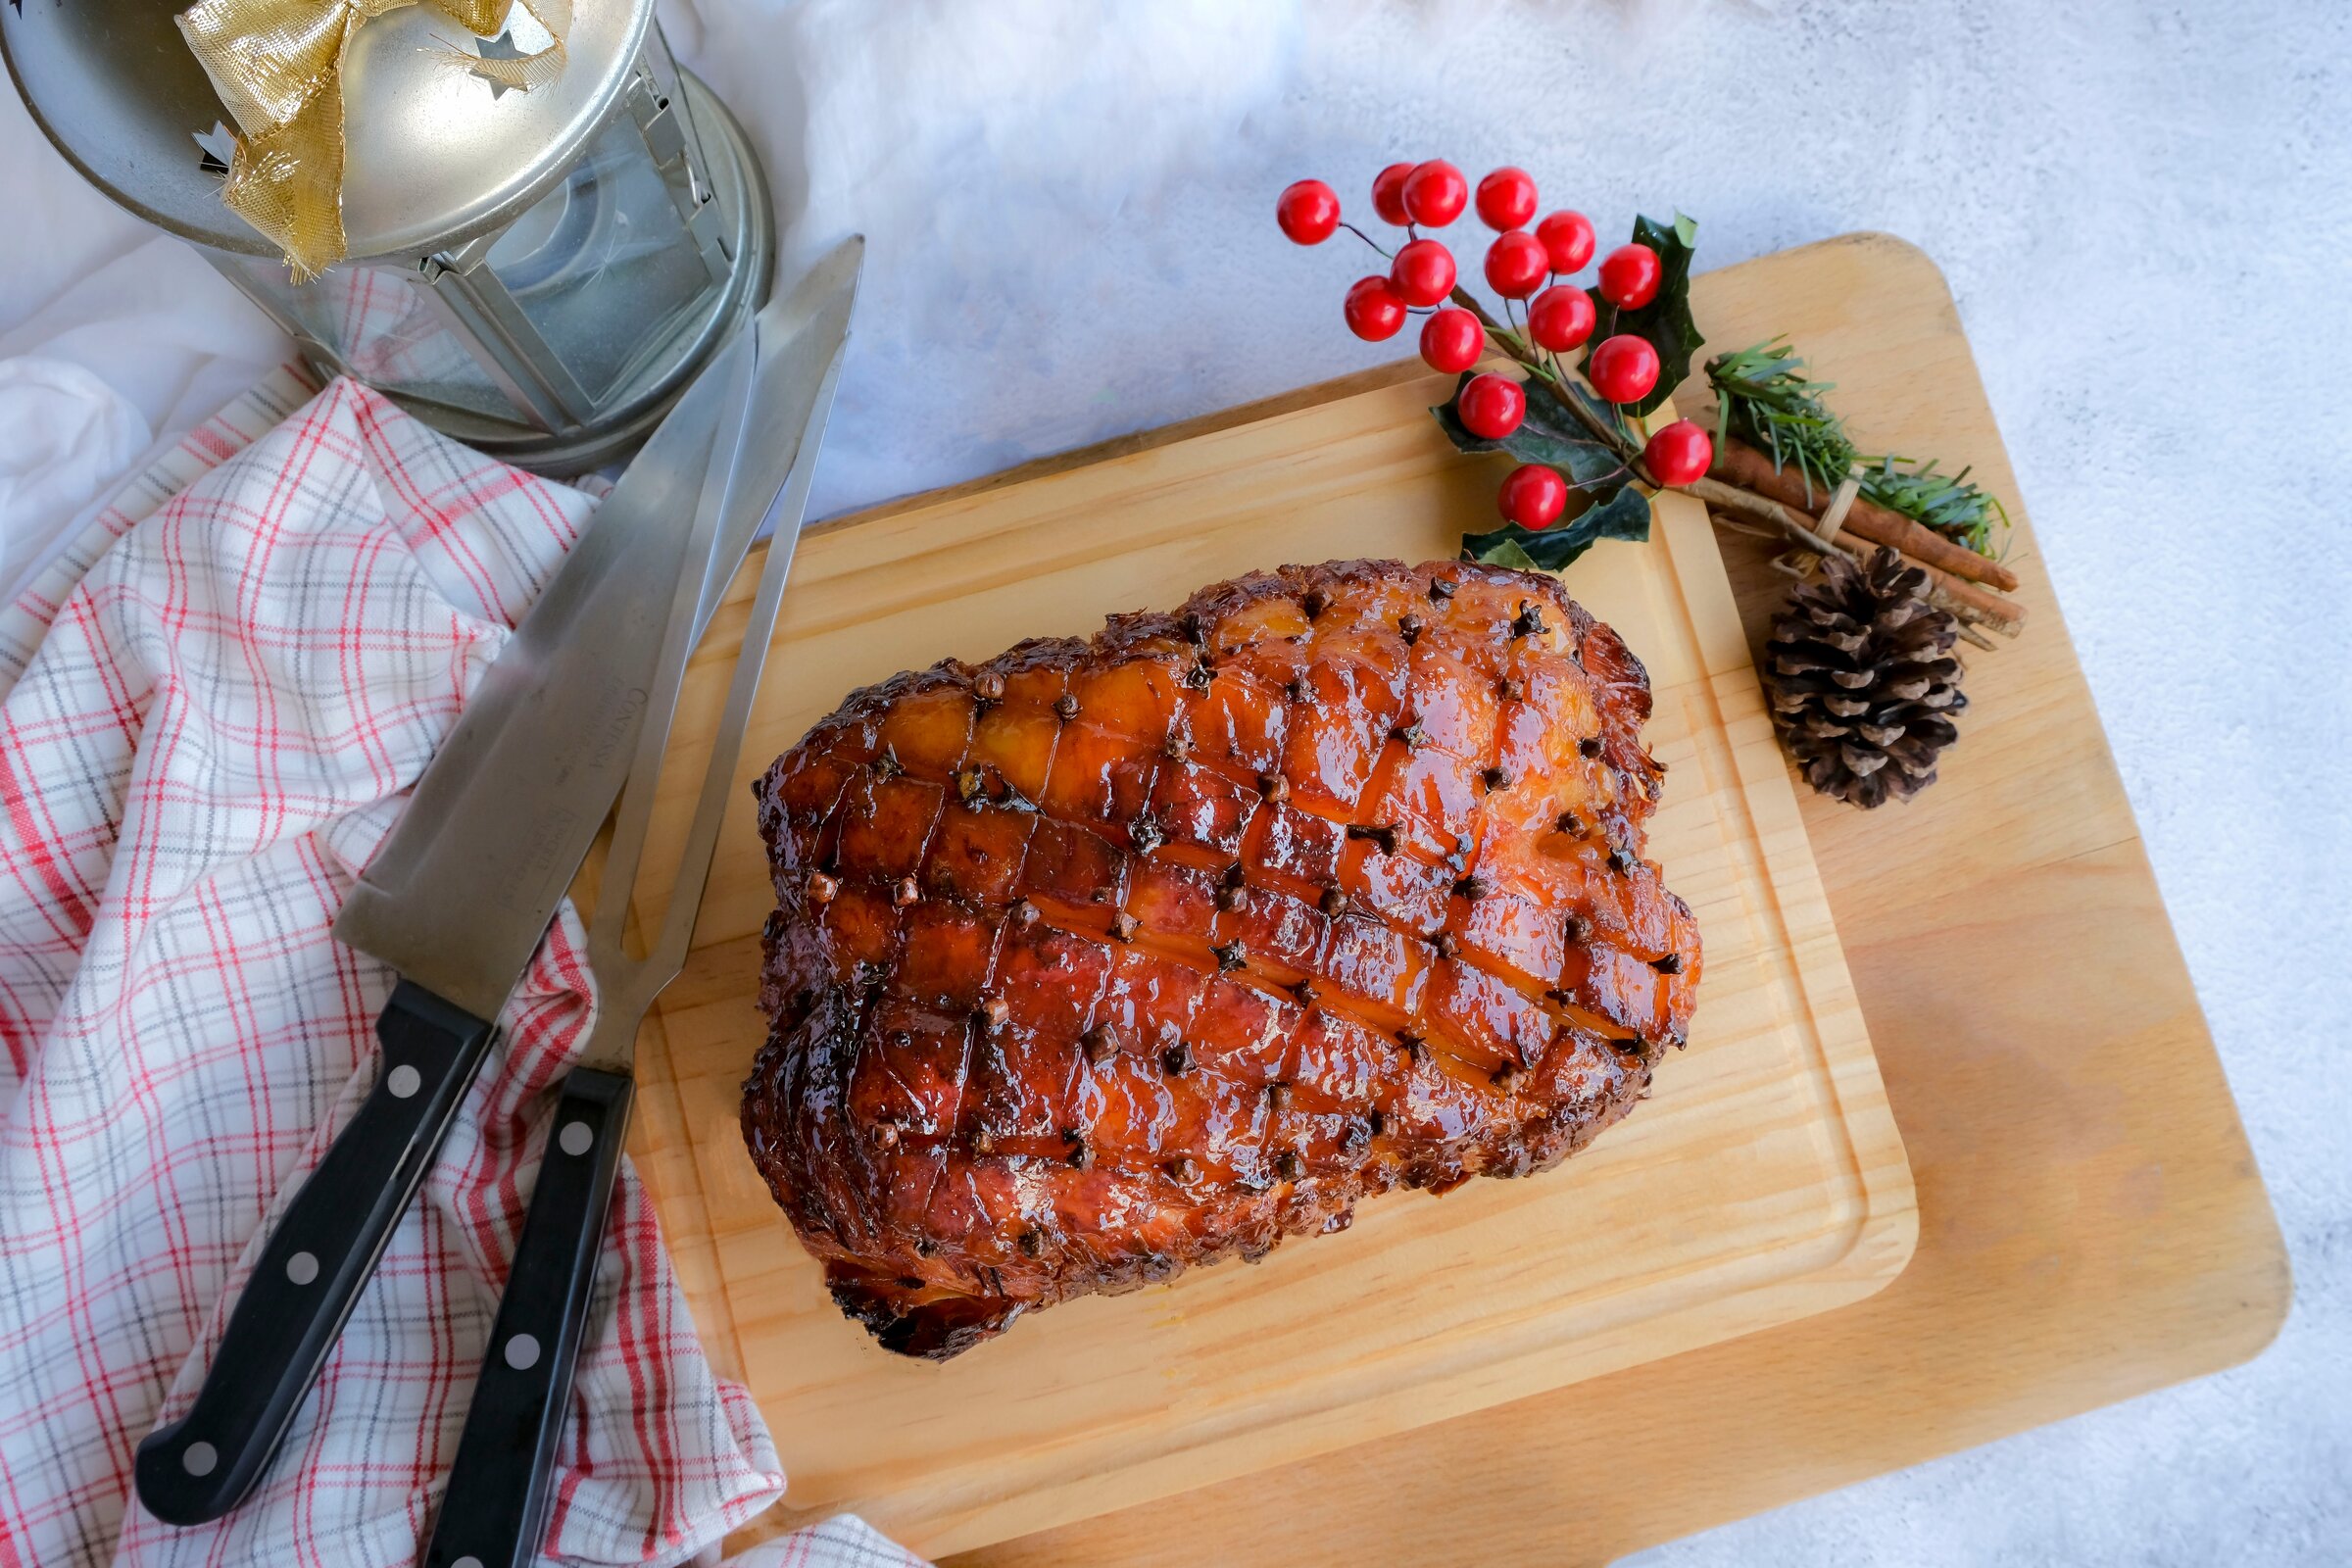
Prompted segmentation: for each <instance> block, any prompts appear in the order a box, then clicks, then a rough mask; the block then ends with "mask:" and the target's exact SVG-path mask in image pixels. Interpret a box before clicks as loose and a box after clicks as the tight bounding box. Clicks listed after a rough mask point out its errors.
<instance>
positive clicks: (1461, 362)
mask: <svg viewBox="0 0 2352 1568" xmlns="http://www.w3.org/2000/svg"><path fill="white" fill-rule="evenodd" d="M1486 346H1487V329H1486V328H1485V327H1483V326H1481V325H1479V324H1478V318H1477V317H1475V316H1472V315H1471V314H1470V313H1469V312H1468V311H1465V310H1461V309H1459V308H1458V307H1453V306H1448V307H1447V308H1446V309H1445V310H1442V311H1440V312H1438V314H1437V315H1435V316H1433V317H1431V318H1430V319H1428V320H1426V321H1424V322H1422V323H1421V358H1423V359H1425V360H1427V361H1428V362H1429V368H1431V369H1433V370H1446V371H1450V372H1459V371H1462V370H1467V369H1468V368H1470V367H1472V366H1473V365H1476V364H1477V363H1478V357H1479V355H1480V354H1481V353H1483V352H1484V351H1485V349H1486Z"/></svg>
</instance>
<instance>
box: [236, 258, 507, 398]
mask: <svg viewBox="0 0 2352 1568" xmlns="http://www.w3.org/2000/svg"><path fill="white" fill-rule="evenodd" d="M210 256H211V259H212V261H213V263H214V265H215V266H217V267H221V268H222V269H223V270H232V269H233V270H234V272H235V273H236V276H237V280H238V281H239V283H240V284H241V285H242V286H243V287H244V288H245V290H246V292H248V293H250V294H254V295H257V296H259V297H261V298H263V299H265V300H267V301H269V302H271V303H273V304H274V305H275V306H276V308H277V310H278V311H279V313H280V314H281V315H282V316H284V317H286V318H289V319H292V320H294V321H295V322H297V323H299V324H300V326H301V328H302V330H303V332H304V334H305V335H307V336H308V337H310V338H311V339H312V340H313V341H315V342H317V343H318V344H319V345H320V346H321V347H323V348H324V349H326V350H327V351H328V352H329V353H330V354H332V355H333V356H334V357H335V359H336V360H337V361H338V362H340V365H341V368H344V369H347V370H349V371H350V372H351V373H352V374H353V375H356V376H358V377H359V378H360V379H361V380H363V381H366V382H368V384H369V385H371V386H376V387H381V388H383V389H384V390H385V391H387V392H393V393H397V394H399V395H401V396H404V397H412V398H417V399H421V400H423V401H426V402H430V403H438V404H441V405H442V406H443V407H445V408H455V409H467V410H471V411H472V412H474V413H476V414H484V415H488V416H490V417H492V418H497V419H518V418H521V417H522V414H521V412H520V411H518V410H517V409H516V408H515V404H514V402H513V400H512V399H510V398H509V397H508V396H507V395H506V394H505V393H504V392H503V391H501V390H500V389H499V387H498V384H497V383H496V382H495V381H493V380H492V379H491V378H490V376H489V375H488V373H486V372H485V371H484V370H483V368H482V366H481V364H480V362H479V361H478V360H477V359H476V357H475V355H474V352H473V350H472V348H471V347H470V346H469V345H468V344H467V343H466V341H465V340H464V339H462V338H460V337H459V336H458V335H457V334H456V333H455V332H453V331H451V330H450V329H449V326H448V324H447V321H446V319H445V317H444V316H443V315H442V314H441V313H440V312H439V311H436V310H435V309H433V307H432V303H431V301H430V300H429V299H428V298H427V297H426V296H425V294H424V292H423V285H422V284H421V283H419V282H418V281H417V280H416V279H415V278H414V277H413V276H412V274H411V273H410V271H409V270H408V269H406V268H400V267H366V266H357V267H338V268H335V269H333V270H329V271H328V272H327V273H326V275H325V276H323V277H320V278H319V280H318V281H316V282H312V283H297V282H295V281H294V280H293V279H292V278H291V277H289V276H288V275H287V273H286V267H285V264H284V263H283V262H280V261H278V260H277V259H276V258H274V257H270V258H267V259H265V258H262V257H255V256H231V255H227V254H225V253H223V252H220V251H214V252H211V253H210Z"/></svg>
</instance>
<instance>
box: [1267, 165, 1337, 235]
mask: <svg viewBox="0 0 2352 1568" xmlns="http://www.w3.org/2000/svg"><path fill="white" fill-rule="evenodd" d="M1274 221H1276V222H1277V223H1280V224H1281V225H1282V231H1283V232H1284V233H1285V234H1288V235H1290V236H1291V238H1292V239H1294V240H1296V241H1298V242H1299V244H1301V245H1320V244H1322V243H1323V242H1324V241H1325V240H1327V239H1329V238H1331V231H1332V230H1333V229H1335V228H1337V227H1339V226H1340V198H1339V197H1338V196H1337V195H1336V194H1335V193H1334V192H1333V191H1332V188H1331V187H1330V186H1329V185H1326V184H1324V183H1323V182H1322V181H1321V180H1319V179H1301V180H1299V181H1298V182H1296V183H1295V184H1290V185H1285V186H1284V187H1283V188H1282V195H1281V197H1280V198H1279V199H1278V200H1276V202H1275V203H1274Z"/></svg>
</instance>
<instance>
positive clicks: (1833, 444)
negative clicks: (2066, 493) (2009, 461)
mask: <svg viewBox="0 0 2352 1568" xmlns="http://www.w3.org/2000/svg"><path fill="white" fill-rule="evenodd" d="M1804 371H1805V362H1804V361H1803V360H1801V359H1798V358H1797V357H1796V350H1795V348H1794V347H1793V346H1792V345H1791V344H1790V343H1789V340H1788V339H1787V338H1786V337H1776V338H1773V339H1771V340H1770V341H1769V342H1764V343H1756V344H1751V345H1750V346H1748V347H1747V348H1743V349H1740V350H1738V351H1737V352H1735V353H1731V354H1718V355H1717V356H1715V358H1713V359H1712V360H1709V361H1708V362H1707V380H1708V382H1709V383H1710V384H1711V385H1712V386H1713V387H1714V388H1715V439H1716V440H1717V441H1719V442H1720V441H1721V440H1723V438H1724V436H1725V435H1726V434H1727V433H1728V434H1731V435H1735V436H1737V437H1739V438H1740V440H1742V441H1744V442H1746V443H1747V444H1748V445H1749V446H1751V447H1754V448H1755V449H1756V450H1757V451H1759V452H1762V453H1763V454H1764V455H1765V456H1767V457H1769V458H1770V459H1772V463H1773V466H1774V467H1776V468H1787V467H1790V466H1794V467H1795V469H1796V471H1797V475H1798V477H1800V478H1801V479H1802V480H1803V481H1804V486H1805V498H1806V500H1807V501H1808V502H1810V501H1811V500H1812V497H1813V493H1814V491H1815V490H1816V489H1819V490H1820V492H1821V493H1822V494H1823V495H1827V494H1828V493H1829V492H1830V491H1832V490H1835V489H1836V488H1837V487H1838V483H1839V482H1840V481H1842V480H1843V479H1844V478H1845V476H1846V473H1847V472H1848V470H1850V469H1851V468H1852V467H1853V466H1855V465H1856V464H1861V465H1863V468H1862V472H1861V475H1860V477H1861V493H1862V494H1863V495H1864V496H1865V497H1867V498H1868V499H1869V500H1871V501H1873V502H1876V503H1877V504H1878V505H1880V506H1882V507H1885V508H1886V509H1887V511H1889V512H1894V513H1899V514H1901V515H1904V516H1906V517H1909V518H1911V519H1912V520H1913V521H1914V522H1917V523H1920V524H1922V525H1923V526H1925V527H1928V528H1932V529H1934V530H1935V531H1936V532H1937V533H1939V534H1942V535H1943V536H1944V537H1945V538H1947V539H1950V540H1953V541H1954V542H1955V543H1958V544H1961V545H1965V546H1966V547H1968V548H1969V549H1971V550H1974V551H1975V552H1976V553H1977V554H1979V555H1981V556H1988V557H1989V556H1994V555H1997V554H1998V552H1999V550H2000V548H2001V546H2002V544H2004V543H2005V542H2006V540H2007V537H2008V531H2009V513H2008V511H2007V509H2006V508H2004V507H2003V506H2002V505H2001V503H2000V499H1999V498H1998V497H1997V496H1993V495H1991V494H1988V493H1987V492H1986V491H1985V490H1984V489H1983V488H1982V487H1981V486H1979V485H1977V484H1975V483H1973V482H1971V481H1970V479H1969V477H1968V473H1969V470H1968V469H1966V468H1963V469H1961V470H1960V471H1959V472H1958V473H1938V472H1936V463H1935V460H1933V459H1930V460H1928V461H1927V462H1924V463H1922V462H1920V461H1918V460H1916V459H1912V458H1904V457H1898V456H1896V455H1895V454H1893V453H1884V454H1880V455H1878V456H1875V457H1872V456H1865V455H1864V454H1862V453H1861V452H1859V451H1857V450H1856V449H1855V446H1854V443H1853V441H1852V439H1851V438H1850V437H1849V436H1847V435H1846V433H1845V421H1844V420H1843V419H1840V418H1839V417H1838V416H1837V415H1836V414H1834V413H1832V412H1831V410H1830V407H1829V405H1828V404H1827V403H1826V402H1824V401H1823V399H1822V394H1823V393H1825V392H1829V391H1832V390H1834V389H1835V387H1836V385H1837V383H1835V382H1832V381H1816V380H1813V379H1811V378H1810V377H1809V376H1807V375H1806V374H1805V373H1804Z"/></svg>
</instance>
